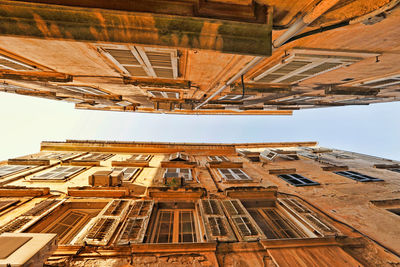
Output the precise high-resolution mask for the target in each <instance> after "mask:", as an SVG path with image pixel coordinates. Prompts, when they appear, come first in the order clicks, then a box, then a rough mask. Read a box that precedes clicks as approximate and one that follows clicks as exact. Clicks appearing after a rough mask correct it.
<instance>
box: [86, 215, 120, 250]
mask: <svg viewBox="0 0 400 267" xmlns="http://www.w3.org/2000/svg"><path fill="white" fill-rule="evenodd" d="M92 220H93V222H92V226H91V227H90V229H89V231H88V232H87V233H86V236H85V238H84V239H83V241H84V242H86V243H87V244H89V245H103V246H105V245H107V244H108V242H109V241H110V239H111V237H112V235H113V234H114V232H115V230H116V229H117V227H118V224H119V219H118V218H114V217H96V218H93V219H92Z"/></svg>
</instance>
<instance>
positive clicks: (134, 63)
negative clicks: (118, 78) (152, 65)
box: [104, 47, 152, 77]
mask: <svg viewBox="0 0 400 267" xmlns="http://www.w3.org/2000/svg"><path fill="white" fill-rule="evenodd" d="M104 50H105V51H106V52H107V54H106V55H107V57H108V58H109V59H110V60H111V61H113V62H114V63H115V64H116V65H117V67H118V68H119V69H120V70H121V71H122V72H124V73H125V74H127V75H130V76H135V77H149V76H152V75H151V74H150V71H149V69H148V68H147V66H146V65H145V63H144V62H143V60H142V58H141V57H140V55H139V53H138V52H137V50H136V49H135V48H134V47H132V49H128V48H123V49H104Z"/></svg>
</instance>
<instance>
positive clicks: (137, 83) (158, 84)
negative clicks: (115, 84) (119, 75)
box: [124, 76, 191, 89]
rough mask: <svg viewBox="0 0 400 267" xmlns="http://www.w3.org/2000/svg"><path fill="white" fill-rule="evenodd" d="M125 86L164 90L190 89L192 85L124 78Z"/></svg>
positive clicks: (181, 81)
mask: <svg viewBox="0 0 400 267" xmlns="http://www.w3.org/2000/svg"><path fill="white" fill-rule="evenodd" d="M124 83H125V84H133V85H135V86H139V87H142V88H163V89H190V86H191V83H190V81H187V80H176V79H163V78H137V77H127V76H124Z"/></svg>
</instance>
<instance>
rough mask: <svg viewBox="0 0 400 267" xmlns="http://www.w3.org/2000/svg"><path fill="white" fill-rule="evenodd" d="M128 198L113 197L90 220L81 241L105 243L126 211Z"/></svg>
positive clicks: (91, 243) (128, 202) (97, 243)
mask: <svg viewBox="0 0 400 267" xmlns="http://www.w3.org/2000/svg"><path fill="white" fill-rule="evenodd" d="M129 205H130V200H125V199H113V200H112V201H110V202H109V203H108V204H107V205H106V206H105V207H104V208H103V210H102V211H101V212H100V213H99V215H98V216H97V217H95V218H93V219H92V220H91V222H90V223H89V225H90V226H89V228H88V230H87V232H86V233H85V235H84V238H83V241H84V242H86V243H87V244H90V245H103V246H104V245H107V244H108V243H109V241H110V239H111V237H112V236H113V234H114V232H115V230H116V229H117V227H118V225H119V223H120V222H121V221H122V219H123V217H124V216H125V215H126V213H127V212H128V209H129Z"/></svg>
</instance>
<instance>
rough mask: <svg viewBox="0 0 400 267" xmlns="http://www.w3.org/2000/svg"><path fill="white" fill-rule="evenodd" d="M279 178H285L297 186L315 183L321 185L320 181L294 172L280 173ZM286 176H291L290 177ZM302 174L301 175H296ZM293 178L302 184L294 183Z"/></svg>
mask: <svg viewBox="0 0 400 267" xmlns="http://www.w3.org/2000/svg"><path fill="white" fill-rule="evenodd" d="M277 176H278V178H280V179H281V180H284V181H285V182H287V183H289V184H291V185H293V186H296V187H301V186H314V185H321V184H320V183H318V182H316V181H313V180H311V179H309V178H307V177H304V176H303V175H300V174H297V173H292V174H278V175H277ZM286 176H289V177H288V178H287V177H286ZM296 176H300V177H296ZM291 180H295V181H298V182H299V183H300V184H296V183H293V182H292V181H291ZM303 180H306V181H310V182H306V183H305V182H304V181H303Z"/></svg>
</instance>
